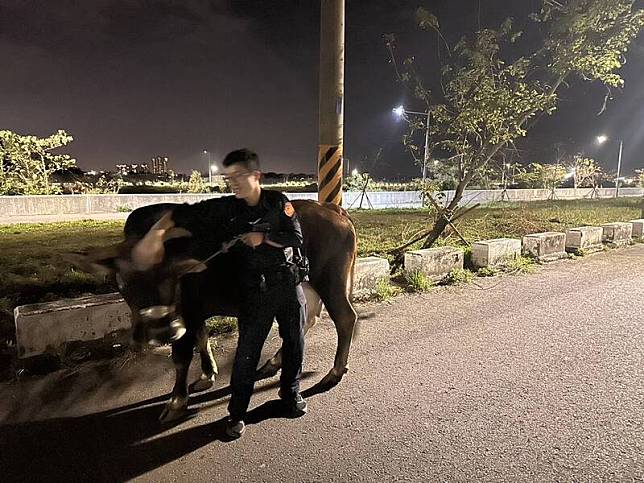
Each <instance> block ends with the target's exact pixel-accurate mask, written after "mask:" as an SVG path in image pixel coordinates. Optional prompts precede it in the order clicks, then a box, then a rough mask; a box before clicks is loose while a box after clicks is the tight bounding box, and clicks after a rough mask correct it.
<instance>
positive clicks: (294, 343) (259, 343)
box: [228, 273, 306, 420]
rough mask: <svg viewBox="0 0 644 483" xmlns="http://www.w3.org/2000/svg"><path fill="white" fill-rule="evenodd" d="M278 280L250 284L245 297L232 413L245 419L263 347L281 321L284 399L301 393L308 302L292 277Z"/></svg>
mask: <svg viewBox="0 0 644 483" xmlns="http://www.w3.org/2000/svg"><path fill="white" fill-rule="evenodd" d="M281 275H282V276H280V277H278V278H277V279H271V278H270V277H267V279H266V280H265V283H263V284H262V285H261V286H260V285H257V284H250V285H249V286H248V287H247V288H246V290H245V293H244V297H243V300H242V304H241V311H240V314H239V318H238V332H239V340H238V342H237V352H236V353H235V362H234V364H233V372H232V376H231V379H230V387H231V390H232V395H231V398H230V403H229V404H228V412H229V413H230V416H231V417H232V418H233V419H235V420H238V419H243V418H244V415H245V414H246V411H247V409H248V405H249V403H250V398H251V395H252V394H253V387H254V385H255V373H256V371H257V364H258V362H259V358H260V356H261V352H262V347H263V346H264V342H265V341H266V337H267V336H268V333H269V332H270V330H271V326H272V325H273V320H274V319H277V323H278V325H279V334H280V337H281V338H282V373H281V378H280V388H281V394H282V397H283V398H288V397H290V396H294V395H295V394H296V393H297V392H299V390H300V377H301V375H302V358H303V354H304V333H303V328H304V322H305V320H306V299H305V297H304V291H303V290H302V285H301V284H297V285H296V284H295V280H294V277H293V276H292V275H291V274H290V273H282V274H281Z"/></svg>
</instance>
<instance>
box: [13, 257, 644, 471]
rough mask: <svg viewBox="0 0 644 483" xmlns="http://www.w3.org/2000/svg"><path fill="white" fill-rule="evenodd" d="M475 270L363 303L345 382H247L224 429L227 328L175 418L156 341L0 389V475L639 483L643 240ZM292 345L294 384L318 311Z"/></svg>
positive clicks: (313, 338) (319, 351)
mask: <svg viewBox="0 0 644 483" xmlns="http://www.w3.org/2000/svg"><path fill="white" fill-rule="evenodd" d="M477 283H478V284H480V285H481V287H477V286H474V285H470V286H467V287H464V288H443V289H437V290H434V291H432V292H431V293H428V294H424V295H407V296H402V297H399V298H396V299H395V300H393V301H392V302H391V303H385V304H379V305H365V306H361V307H360V311H361V312H363V313H365V312H372V313H373V316H372V317H370V318H367V319H366V320H364V321H363V322H362V323H361V326H360V332H359V337H358V339H357V341H356V342H355V345H354V347H353V349H352V353H351V358H350V372H349V373H348V374H347V375H346V376H345V379H344V380H343V381H342V383H341V384H340V385H339V386H337V387H336V388H335V389H333V390H331V391H329V392H326V393H322V394H318V395H315V396H312V397H309V399H308V401H309V408H310V412H309V414H307V415H306V416H304V417H302V418H300V419H296V420H290V419H284V418H281V417H279V414H278V413H276V412H275V409H274V405H273V404H272V403H271V401H272V400H274V399H275V398H276V388H275V379H273V380H268V381H265V382H262V383H260V384H259V385H258V390H257V392H256V394H255V396H254V398H253V402H252V405H253V408H254V409H253V410H252V411H251V413H250V415H249V421H250V423H251V424H249V425H248V427H247V431H246V433H245V434H244V436H243V437H242V438H241V439H240V440H237V441H233V442H227V441H225V440H224V438H223V426H222V420H223V418H224V416H225V415H226V410H225V409H226V403H227V388H226V384H227V377H228V374H227V373H226V371H225V369H226V367H225V366H226V365H227V364H226V361H228V360H229V358H230V355H231V351H232V348H233V346H234V345H233V343H234V340H232V339H231V340H224V341H222V342H221V343H220V344H219V346H218V348H217V351H216V352H217V356H218V360H219V361H220V362H221V363H222V365H223V366H224V371H223V372H224V374H223V375H222V377H221V378H220V379H219V382H218V384H217V386H216V387H215V389H214V390H212V391H209V392H206V393H202V394H199V395H196V396H195V397H194V398H193V404H192V408H193V409H195V413H194V415H193V417H192V418H191V419H189V420H187V421H184V422H182V423H180V424H177V425H175V426H173V427H163V426H160V425H159V424H158V423H157V422H156V417H157V416H158V414H159V412H160V411H161V406H162V404H163V401H164V397H165V396H164V394H165V393H166V392H167V391H168V390H169V389H170V387H171V382H172V378H173V374H172V368H171V365H170V364H169V361H168V359H167V356H165V355H164V354H162V353H158V354H153V355H149V356H146V357H141V358H138V359H135V360H130V361H114V362H112V363H110V364H90V365H86V366H83V367H82V368H80V369H77V370H74V371H67V372H64V371H61V372H59V373H56V374H52V375H50V376H48V377H46V378H35V377H32V378H27V379H26V380H24V381H23V382H21V383H19V384H12V385H5V386H0V391H1V394H2V398H1V400H0V420H3V421H4V422H3V423H2V425H1V426H0V467H1V468H2V471H1V472H0V480H2V481H14V480H32V481H49V480H66V481H71V480H74V481H120V480H125V479H140V480H143V481H155V482H156V481H191V482H195V481H337V482H344V481H391V480H410V481H539V482H541V481H642V480H644V427H643V421H644V360H643V354H644V308H643V307H644V290H643V288H644V245H637V246H635V247H632V248H628V249H621V250H614V251H610V252H608V253H602V254H597V255H592V256H589V257H585V258H583V259H580V260H575V261H565V262H558V263H555V264H551V265H548V266H545V267H542V268H540V269H539V271H538V272H537V273H535V274H530V275H521V276H508V277H502V278H492V279H478V281H477ZM276 343H277V341H276V340H275V339H273V340H271V343H270V344H271V345H272V346H273V347H274V346H275V345H276ZM307 344H308V345H307V352H306V359H305V370H306V371H307V373H306V378H305V381H304V387H305V388H306V387H310V386H311V385H313V383H314V382H315V381H317V380H318V379H320V378H321V377H322V376H323V375H324V374H325V373H326V371H327V370H328V369H329V368H330V365H331V361H332V354H333V351H334V349H335V333H334V330H333V328H332V326H331V324H330V321H329V320H328V319H324V320H322V321H321V322H320V324H319V325H317V326H315V327H314V328H313V329H312V332H311V333H310V335H309V337H308V338H307ZM269 349H270V348H269ZM197 369H198V368H196V367H195V370H197Z"/></svg>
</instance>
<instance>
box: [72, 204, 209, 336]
mask: <svg viewBox="0 0 644 483" xmlns="http://www.w3.org/2000/svg"><path fill="white" fill-rule="evenodd" d="M188 236H191V233H190V232H189V231H187V230H185V229H183V228H178V227H175V226H174V222H173V221H172V219H171V214H170V213H167V214H165V215H164V216H162V217H161V218H160V219H159V220H158V221H157V222H156V223H155V224H154V226H152V228H151V229H150V230H149V231H148V232H147V234H146V235H145V236H144V237H143V238H141V239H138V240H126V241H124V242H121V243H119V244H116V245H112V246H109V247H105V248H101V249H97V250H94V251H92V252H90V253H87V254H69V255H67V256H66V258H67V260H68V261H70V262H71V263H73V264H74V265H76V266H77V267H79V268H81V269H82V270H84V271H86V272H91V273H102V274H105V275H108V274H113V275H114V277H115V279H116V283H117V285H118V288H119V291H120V292H121V294H122V295H123V298H124V299H125V301H126V302H127V304H128V306H129V307H130V309H131V311H132V338H133V340H134V342H136V343H139V344H161V343H167V342H172V341H175V340H178V339H179V338H181V337H182V336H183V335H184V334H185V332H186V327H185V324H184V322H183V318H182V317H181V314H180V310H179V302H180V300H179V299H180V294H179V279H180V278H181V276H183V275H185V274H187V273H193V272H199V271H202V270H205V269H206V268H207V267H206V266H205V265H204V264H203V263H200V262H199V261H197V260H195V259H193V258H188V257H185V256H176V255H174V256H169V255H167V253H166V248H165V242H167V241H168V240H170V239H173V238H179V237H188Z"/></svg>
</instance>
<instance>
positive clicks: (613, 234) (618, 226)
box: [602, 222, 633, 248]
mask: <svg viewBox="0 0 644 483" xmlns="http://www.w3.org/2000/svg"><path fill="white" fill-rule="evenodd" d="M602 229H603V230H604V233H603V235H602V241H603V242H604V243H605V244H606V245H608V246H609V247H611V248H616V247H623V246H626V245H629V244H630V243H631V242H632V236H633V225H632V224H631V223H622V222H618V223H606V224H605V225H602Z"/></svg>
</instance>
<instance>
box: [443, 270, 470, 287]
mask: <svg viewBox="0 0 644 483" xmlns="http://www.w3.org/2000/svg"><path fill="white" fill-rule="evenodd" d="M473 278H474V274H473V273H472V272H470V271H469V270H465V269H463V268H454V269H452V270H451V271H450V272H449V273H448V274H447V275H445V278H443V280H442V284H443V285H464V284H467V283H470V282H471V281H472V279H473Z"/></svg>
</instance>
